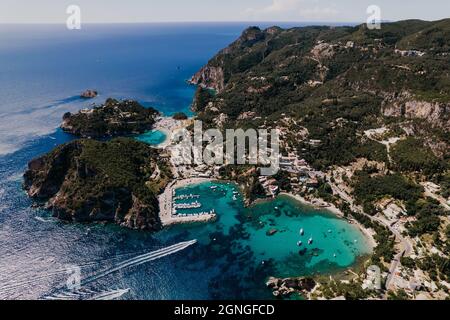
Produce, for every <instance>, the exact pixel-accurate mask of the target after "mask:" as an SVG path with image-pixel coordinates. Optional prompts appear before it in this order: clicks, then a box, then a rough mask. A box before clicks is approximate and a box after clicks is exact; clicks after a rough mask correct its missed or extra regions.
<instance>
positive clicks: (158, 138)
mask: <svg viewBox="0 0 450 320" xmlns="http://www.w3.org/2000/svg"><path fill="white" fill-rule="evenodd" d="M166 139H167V135H166V134H165V133H164V132H162V131H159V130H152V131H148V132H146V133H143V134H141V135H138V136H137V137H136V140H138V141H142V142H145V143H147V144H149V145H151V146H155V147H157V146H159V145H160V144H162V143H163V142H164V141H166Z"/></svg>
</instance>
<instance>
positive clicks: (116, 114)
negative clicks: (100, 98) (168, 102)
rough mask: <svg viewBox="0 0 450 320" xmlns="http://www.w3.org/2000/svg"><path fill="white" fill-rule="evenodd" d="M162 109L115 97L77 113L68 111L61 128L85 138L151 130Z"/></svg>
mask: <svg viewBox="0 0 450 320" xmlns="http://www.w3.org/2000/svg"><path fill="white" fill-rule="evenodd" d="M158 114H159V113H158V112H157V111H156V110H155V109H153V108H145V107H143V106H142V105H140V104H139V103H138V102H136V101H132V100H125V101H118V100H115V99H108V100H106V102H105V104H103V105H101V106H96V107H94V108H93V109H84V110H81V111H80V112H78V113H77V114H71V113H66V114H65V115H64V117H63V123H62V124H61V128H62V129H63V130H64V131H65V132H68V133H71V134H74V135H76V136H79V137H83V138H106V137H116V136H123V135H129V134H140V133H144V132H145V131H148V130H151V129H152V127H153V125H154V123H155V117H156V116H157V115H158Z"/></svg>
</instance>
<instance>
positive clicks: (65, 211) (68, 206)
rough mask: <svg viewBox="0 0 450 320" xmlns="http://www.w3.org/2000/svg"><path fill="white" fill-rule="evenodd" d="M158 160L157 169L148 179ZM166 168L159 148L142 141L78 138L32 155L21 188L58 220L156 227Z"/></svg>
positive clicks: (158, 225)
mask: <svg viewBox="0 0 450 320" xmlns="http://www.w3.org/2000/svg"><path fill="white" fill-rule="evenodd" d="M157 166H158V167H159V169H160V170H159V171H160V174H159V176H158V177H157V178H155V179H153V180H152V179H150V177H151V176H152V174H153V172H154V171H155V170H156V168H157ZM165 172H169V171H168V170H165V164H164V163H163V162H161V161H160V160H159V159H158V154H157V152H156V151H155V150H153V149H152V148H150V147H149V146H147V145H145V144H143V143H140V142H136V141H134V140H131V139H126V138H118V139H115V140H112V141H109V142H97V141H93V140H77V141H74V142H70V143H67V144H64V145H62V146H59V147H57V148H56V149H55V150H53V151H52V152H50V153H48V154H46V155H44V156H42V157H40V158H37V159H34V160H32V161H30V163H29V165H28V170H27V171H26V173H25V175H24V178H25V181H24V188H25V190H26V191H27V193H28V195H29V196H30V197H31V198H33V199H35V200H36V201H38V202H39V203H42V204H45V207H46V208H48V209H49V210H51V211H52V213H53V215H54V216H55V217H58V218H60V219H62V220H66V221H77V222H93V221H106V222H113V223H117V224H120V225H123V226H125V227H128V228H132V229H142V230H157V229H159V228H160V221H159V217H158V212H159V208H158V201H157V192H158V190H159V189H161V188H163V187H164V186H165V184H166V183H167V178H168V177H167V176H166V174H165Z"/></svg>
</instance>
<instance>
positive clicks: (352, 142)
mask: <svg viewBox="0 0 450 320" xmlns="http://www.w3.org/2000/svg"><path fill="white" fill-rule="evenodd" d="M449 21H450V20H444V21H438V22H425V21H419V20H408V21H402V22H397V23H386V24H384V25H383V28H382V30H368V29H367V28H366V27H365V25H361V26H356V27H338V28H329V27H324V26H323V27H320V26H315V27H305V28H292V29H288V30H283V29H281V28H277V27H274V28H269V29H267V30H260V29H258V28H256V27H252V28H249V29H248V30H246V31H245V32H244V33H243V34H242V36H241V37H240V38H239V39H238V40H236V41H235V42H234V43H233V44H231V45H230V46H229V47H228V48H226V49H224V50H222V51H221V52H219V53H218V54H217V55H216V56H215V57H214V58H213V59H212V60H211V61H210V62H209V64H208V66H207V67H211V68H215V70H214V75H213V76H211V77H208V76H205V74H208V73H207V72H206V73H204V74H203V75H202V76H200V79H199V83H200V84H202V85H205V86H210V87H216V89H220V90H218V92H217V93H216V94H215V95H213V94H211V93H210V92H209V91H208V90H205V89H199V90H198V92H197V94H196V99H195V103H194V106H197V107H196V109H197V110H198V111H200V114H199V118H200V119H201V120H203V121H206V122H214V121H216V120H217V117H218V115H219V114H220V113H224V114H226V115H227V121H226V122H227V123H226V124H224V126H226V127H237V126H246V125H248V124H249V123H250V124H252V125H254V126H255V127H256V126H260V125H262V124H263V123H264V121H263V120H261V121H260V120H258V121H251V122H249V121H239V120H238V118H239V116H240V115H242V113H243V112H248V111H252V112H254V113H255V114H256V115H257V116H260V117H261V118H262V119H266V120H267V121H266V124H269V125H271V124H273V123H277V120H279V119H281V118H284V117H285V116H287V117H290V118H293V119H295V120H296V121H297V122H298V123H301V125H302V126H304V127H306V128H307V129H308V132H309V138H310V139H314V140H321V143H320V144H319V145H318V146H317V145H316V146H311V145H310V144H308V143H307V141H304V142H300V143H299V142H295V141H290V142H289V143H290V144H291V145H292V146H294V147H297V148H298V149H299V150H303V151H302V156H303V157H304V158H305V159H306V160H308V162H309V163H311V164H312V165H313V166H314V167H315V168H317V169H325V168H328V167H329V166H331V165H347V164H349V163H350V162H352V161H354V159H355V158H360V157H363V158H367V159H369V160H375V161H379V162H385V163H387V154H386V148H385V146H383V145H382V144H379V143H377V142H375V141H372V140H370V139H366V138H364V134H363V132H364V131H365V130H368V129H373V128H377V127H381V126H382V125H386V124H398V123H399V122H401V121H404V120H405V119H404V118H402V116H401V115H402V113H403V111H402V104H403V103H404V102H406V101H408V100H415V99H419V100H425V101H434V102H441V103H448V102H450V63H449V62H450V55H443V54H441V53H442V52H444V51H445V50H446V48H447V44H446V43H447V42H445V41H446V39H448V34H449V32H450V22H449ZM423 32H425V33H426V34H427V37H424V36H423ZM349 41H350V42H349ZM397 49H401V50H409V49H414V50H422V51H423V53H424V54H425V55H424V56H418V55H415V56H414V54H411V56H402V54H400V53H399V52H396V50H397ZM442 50H444V51H442ZM218 70H221V71H222V72H223V77H221V72H218ZM203 71H204V70H203ZM219 83H220V86H219ZM209 103H212V106H214V108H210V109H208V112H202V111H204V110H205V107H206V105H207V104H209ZM394 104H395V105H397V106H398V107H397V108H398V110H397V113H398V116H397V117H396V118H386V117H385V116H384V114H383V108H382V106H386V105H387V106H392V105H394ZM212 110H214V111H212ZM446 119H448V115H443V116H442V117H440V119H432V120H431V121H434V123H433V124H430V125H428V123H427V124H426V125H424V126H422V127H421V128H420V130H417V135H418V136H420V137H421V138H420V139H417V140H416V141H415V140H414V141H413V140H412V139H408V140H406V141H405V142H401V143H399V144H398V145H397V146H396V148H395V150H394V165H395V169H396V170H401V171H418V172H421V173H424V174H426V175H427V176H435V175H438V173H439V172H441V171H442V169H443V168H446V167H448V159H447V158H445V155H443V156H442V155H438V156H434V155H433V154H432V152H429V150H428V149H427V147H425V143H424V142H425V140H426V138H432V139H433V143H441V142H443V143H447V144H448V143H449V141H448V128H447V129H445V127H442V123H445V121H447V120H446ZM422 122H423V121H422ZM425 122H426V121H425ZM437 122H440V123H439V125H438V123H437ZM290 129H291V130H295V129H293V128H290ZM422 138H425V139H422ZM411 148H413V149H411ZM408 150H409V151H408ZM411 150H416V151H417V156H415V153H411V152H410V151H411Z"/></svg>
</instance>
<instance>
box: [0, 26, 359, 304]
mask: <svg viewBox="0 0 450 320" xmlns="http://www.w3.org/2000/svg"><path fill="white" fill-rule="evenodd" d="M247 26H248V25H247V24H146V25H139V24H136V25H84V26H83V29H82V30H80V31H68V30H66V29H65V27H64V26H63V25H20V26H19V25H0V299H14V298H22V299H38V298H42V297H45V296H48V295H52V294H57V293H58V292H59V291H60V289H61V290H64V287H65V281H66V279H67V277H68V275H67V274H66V270H67V269H68V266H69V267H70V266H72V267H73V266H79V267H80V268H81V276H82V278H87V277H89V276H92V275H95V274H98V272H99V271H102V270H112V268H114V266H117V265H118V264H119V265H120V264H121V263H125V262H127V261H129V262H130V263H131V264H130V266H131V267H127V268H123V269H120V270H119V271H117V272H114V273H111V274H109V275H108V276H105V277H102V278H99V279H97V280H95V281H91V282H89V283H88V284H87V285H88V287H89V289H90V290H93V291H96V292H97V291H99V292H100V291H104V290H113V289H128V288H129V289H130V292H129V293H128V294H127V295H126V296H124V297H123V298H126V299H211V298H224V299H230V298H269V297H270V292H268V291H267V290H266V289H265V288H264V277H266V276H267V275H270V274H271V272H273V270H272V269H270V268H274V266H271V265H270V263H267V264H266V266H265V267H264V268H266V269H264V268H262V267H261V266H260V265H259V263H260V262H261V261H260V260H261V259H262V258H261V257H263V256H264V252H261V250H260V248H259V249H258V250H259V251H258V252H256V251H255V252H253V251H252V248H251V246H248V245H244V244H245V242H243V241H240V240H239V239H241V238H240V237H242V236H243V234H242V232H243V231H242V230H241V228H240V227H239V226H240V224H237V222H239V219H240V218H242V217H241V216H240V214H241V213H240V211H239V209H236V210H234V211H232V212H224V213H221V214H225V215H226V214H229V215H231V218H230V217H228V218H225V221H228V222H227V223H226V224H225V225H227V226H230V221H229V219H232V220H233V219H235V220H233V221H235V222H234V224H233V223H232V224H231V225H232V229H233V231H234V233H232V234H231V235H230V233H229V232H223V230H222V229H221V228H223V226H222V225H221V224H220V221H219V222H218V224H216V225H210V226H208V228H204V227H202V226H196V227H195V228H194V229H191V228H189V227H182V228H174V229H169V230H165V231H163V232H161V233H159V234H157V235H151V234H148V233H142V232H134V231H129V230H124V229H122V228H120V227H116V226H111V225H107V226H105V225H101V224H98V225H79V224H66V223H63V222H60V221H57V220H55V219H53V218H52V217H50V215H49V213H48V212H45V211H43V210H40V209H34V208H32V207H31V205H32V203H31V201H30V200H29V199H28V198H27V197H26V195H25V193H24V192H23V191H22V190H21V184H22V174H23V172H24V171H25V169H26V165H27V163H28V161H29V160H31V159H32V158H34V157H37V156H39V155H42V154H44V153H46V152H48V151H50V150H51V149H52V148H54V147H55V146H56V145H58V144H61V143H64V142H67V141H69V140H70V139H72V137H71V136H69V135H67V134H64V133H62V132H61V131H60V130H58V129H57V128H58V126H59V124H60V121H61V117H62V115H63V114H64V113H65V112H67V111H77V110H78V109H80V108H84V107H88V106H89V105H90V104H91V103H101V102H103V101H104V100H105V99H106V98H108V97H114V98H121V99H122V98H131V99H136V100H138V101H140V102H141V103H143V104H144V105H146V106H153V107H156V108H157V109H159V110H160V111H162V112H163V113H165V114H171V113H173V112H176V111H185V112H189V106H190V103H191V101H192V97H193V94H194V90H195V88H193V87H192V86H189V85H187V84H186V79H188V78H189V77H190V76H191V75H192V74H193V73H195V72H196V71H197V70H198V69H199V68H200V67H201V66H202V65H204V64H205V63H206V62H207V61H208V60H209V59H210V58H211V57H212V56H213V55H214V54H215V53H216V52H217V51H218V50H220V49H221V48H223V47H225V46H226V45H228V44H229V43H230V42H232V41H233V40H235V39H236V38H237V37H238V36H239V34H240V33H241V32H242V30H243V29H244V28H245V27H247ZM265 26H268V25H265ZM263 27H264V26H263ZM85 89H95V90H98V91H99V93H100V95H99V97H97V98H96V99H94V100H89V101H83V100H80V99H79V98H78V96H79V94H80V93H81V92H82V91H84V90H85ZM213 197H214V195H213ZM230 201H231V200H230ZM290 210H297V209H290ZM299 210H300V209H299ZM318 216H319V217H321V218H322V217H323V215H322V214H320V215H318ZM227 219H228V220H227ZM236 221H237V222H236ZM266 222H267V221H266ZM266 222H264V223H266ZM267 223H275V222H271V221H269V222H267ZM283 223H285V222H283ZM297 223H299V222H297ZM255 230H256V229H255ZM341 231H342V230H341ZM344 231H345V230H344ZM351 232H355V231H354V230H352V231H351ZM254 233H255V235H257V236H259V237H263V236H264V234H262V235H261V234H258V233H257V232H256V231H255V232H254ZM344 233H345V232H344ZM336 234H337V233H336ZM200 236H202V237H203V241H200V242H199V243H198V244H197V245H194V246H192V247H189V248H187V249H186V250H184V251H180V252H178V253H175V254H172V255H167V256H165V255H162V256H158V257H159V258H158V259H154V260H152V261H150V262H148V263H145V264H142V265H139V266H136V265H135V262H136V261H134V260H129V259H133V258H135V257H136V256H139V255H142V254H145V253H148V252H151V251H155V250H158V249H161V248H165V247H168V246H170V245H173V244H176V243H179V242H182V241H187V240H192V239H193V238H196V237H200ZM319 236H320V235H318V237H319ZM358 236H359V235H357V234H356V233H355V237H358ZM352 237H353V236H352ZM208 239H209V240H208ZM218 239H220V243H219V242H216V241H218ZM236 239H238V240H239V241H238V242H239V245H237V248H236V247H235V246H233V250H231V249H230V248H231V244H229V243H231V242H233V243H235V241H236ZM244 239H245V241H248V240H249V238H248V237H247V236H246V235H245V234H244V236H243V237H242V239H241V240H244ZM347 240H348V239H347ZM347 240H346V241H347ZM348 241H350V240H348ZM235 244H236V243H235ZM289 245H292V243H291V244H289ZM346 245H347V247H349V248H350V247H351V246H352V245H351V244H348V243H346ZM294 246H295V244H294ZM286 252H287V251H286ZM317 252H319V253H320V252H321V251H320V250H319V249H318V251H317ZM317 252H316V255H315V256H314V258H313V257H310V258H309V259H310V260H308V261H306V260H304V261H303V260H302V261H303V262H302V263H303V269H302V268H299V273H302V272H305V270H306V269H305V266H306V264H307V262H308V263H311V259H315V260H317ZM212 253H213V254H212ZM330 253H331V251H330V252H329V253H328V254H330ZM357 254H358V252H355V248H353V247H352V248H351V250H350V249H349V251H348V252H345V255H346V259H347V260H348V259H350V260H349V261H347V260H346V262H345V263H344V265H334V264H333V263H330V262H329V261H328V260H326V259H325V260H324V261H325V264H326V266H325V267H324V266H323V263H324V261H317V262H318V263H319V262H321V263H322V264H321V270H322V269H323V270H328V269H330V268H334V267H336V268H339V267H345V266H346V265H348V264H351V263H353V260H354V259H355V258H356V256H357ZM255 256H257V258H255ZM297 259H298V258H297ZM305 259H306V258H305ZM319 260H320V259H319ZM133 261H134V262H133ZM326 261H328V264H327V263H326ZM133 263H134V264H133ZM255 263H256V264H255ZM291 263H292V261H291ZM72 267H70V268H69V270H73V268H72ZM310 267H311V266H310ZM327 268H328V269H327ZM288 269H289V271H290V272H292V266H291V267H290V268H288ZM242 270H246V271H245V272H243V271H242ZM286 270H287V269H286ZM308 270H309V269H308ZM308 272H311V270H309V271H308Z"/></svg>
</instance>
